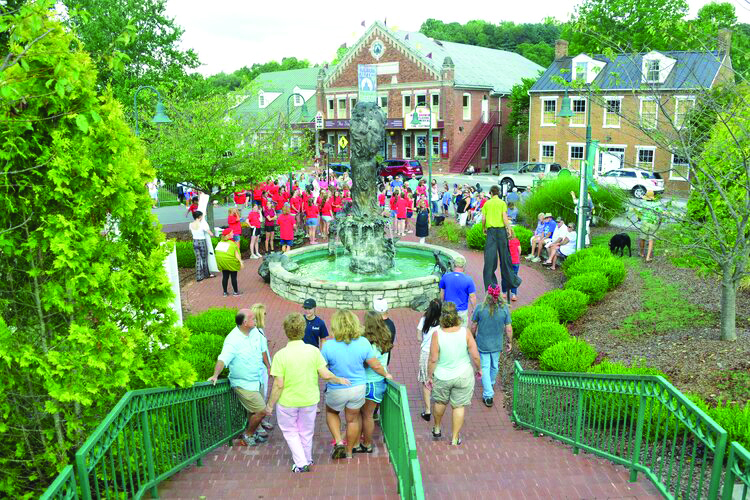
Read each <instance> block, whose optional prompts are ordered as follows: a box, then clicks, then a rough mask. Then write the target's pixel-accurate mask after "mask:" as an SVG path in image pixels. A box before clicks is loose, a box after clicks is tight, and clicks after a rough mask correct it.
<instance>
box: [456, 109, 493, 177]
mask: <svg viewBox="0 0 750 500" xmlns="http://www.w3.org/2000/svg"><path fill="white" fill-rule="evenodd" d="M499 116H500V112H499V111H493V112H492V113H490V116H489V119H488V120H487V122H486V123H485V122H483V121H481V120H480V121H479V122H477V124H476V125H474V128H473V129H472V130H471V132H470V133H469V135H468V137H466V139H464V142H463V143H462V144H461V148H460V149H459V150H458V151H457V152H456V154H455V155H454V156H453V161H452V162H451V167H461V168H466V166H468V164H469V161H471V158H464V156H465V155H466V154H467V151H468V150H469V148H471V147H472V143H473V142H474V140H475V139H476V138H477V137H478V136H479V135H480V134H482V131H484V130H487V129H488V128H489V129H493V128H494V127H495V126H497V124H498V121H499ZM480 145H481V144H478V145H476V149H477V151H478V150H479V146H480ZM474 154H476V151H475V153H474ZM474 154H472V155H471V156H472V157H473V156H474ZM462 160H464V161H463V163H466V165H462V163H461V161H462Z"/></svg>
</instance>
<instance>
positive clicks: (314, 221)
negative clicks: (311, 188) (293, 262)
mask: <svg viewBox="0 0 750 500" xmlns="http://www.w3.org/2000/svg"><path fill="white" fill-rule="evenodd" d="M318 213H319V209H318V205H317V204H316V203H315V201H314V200H313V199H312V198H310V199H309V200H307V207H305V215H306V216H307V223H306V224H307V237H308V239H309V240H310V244H311V245H315V244H316V243H317V242H316V241H315V228H317V227H318Z"/></svg>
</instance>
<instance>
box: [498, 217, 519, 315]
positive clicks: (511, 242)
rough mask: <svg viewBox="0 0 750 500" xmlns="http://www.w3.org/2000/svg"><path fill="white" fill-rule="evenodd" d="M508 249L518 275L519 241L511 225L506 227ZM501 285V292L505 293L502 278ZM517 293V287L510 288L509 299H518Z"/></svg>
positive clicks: (505, 288) (505, 286) (505, 285)
mask: <svg viewBox="0 0 750 500" xmlns="http://www.w3.org/2000/svg"><path fill="white" fill-rule="evenodd" d="M508 249H509V250H510V263H511V265H512V266H513V271H514V272H515V273H516V275H518V270H519V269H521V241H520V240H519V239H518V238H517V237H516V233H515V231H513V227H510V228H508ZM502 287H503V294H505V293H506V292H507V291H508V288H507V284H506V283H505V280H503V283H502ZM517 294H518V288H511V289H510V300H512V301H514V302H515V301H516V300H518V297H517Z"/></svg>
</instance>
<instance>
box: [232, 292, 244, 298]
mask: <svg viewBox="0 0 750 500" xmlns="http://www.w3.org/2000/svg"><path fill="white" fill-rule="evenodd" d="M232 295H234V296H235V297H237V296H239V295H242V292H234V293H233V294H232Z"/></svg>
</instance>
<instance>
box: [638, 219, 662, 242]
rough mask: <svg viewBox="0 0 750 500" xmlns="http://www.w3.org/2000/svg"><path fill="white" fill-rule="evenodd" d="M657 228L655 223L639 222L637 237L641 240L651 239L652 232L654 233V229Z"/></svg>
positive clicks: (652, 237)
mask: <svg viewBox="0 0 750 500" xmlns="http://www.w3.org/2000/svg"><path fill="white" fill-rule="evenodd" d="M657 229H658V226H657V224H650V223H648V222H641V227H640V232H639V234H638V237H639V238H640V239H642V240H646V241H648V240H653V239H654V234H655V233H656V230H657Z"/></svg>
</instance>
